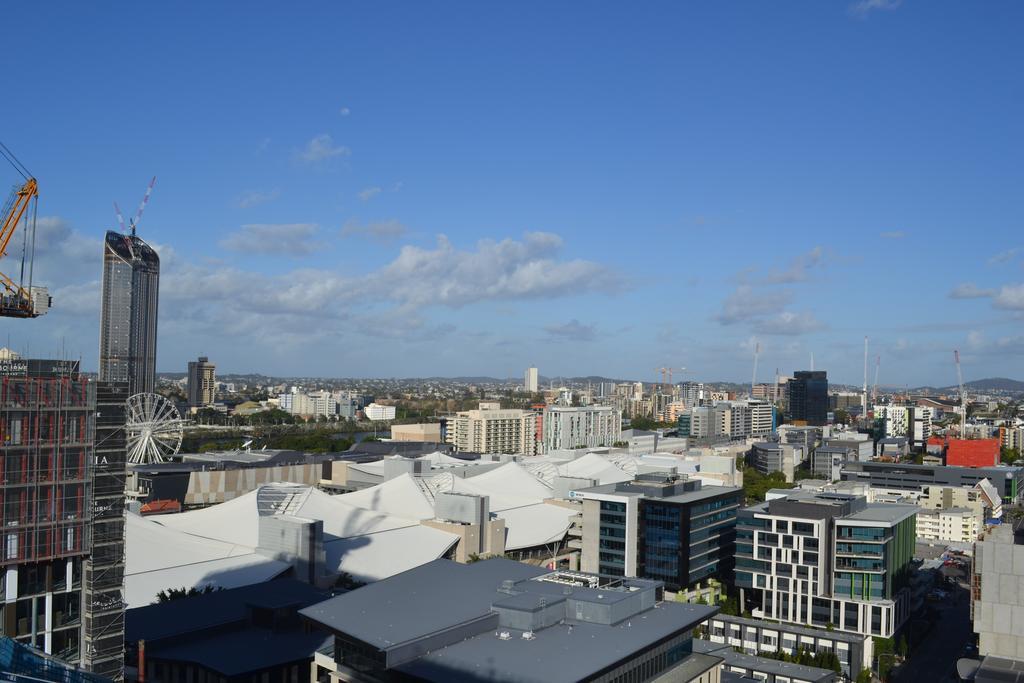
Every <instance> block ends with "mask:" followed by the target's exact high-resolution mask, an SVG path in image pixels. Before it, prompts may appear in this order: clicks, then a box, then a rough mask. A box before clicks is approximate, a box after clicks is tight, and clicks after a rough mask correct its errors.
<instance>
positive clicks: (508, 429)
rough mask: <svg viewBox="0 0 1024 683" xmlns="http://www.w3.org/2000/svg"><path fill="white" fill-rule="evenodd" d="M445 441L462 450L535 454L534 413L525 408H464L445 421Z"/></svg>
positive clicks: (535, 419) (535, 430)
mask: <svg viewBox="0 0 1024 683" xmlns="http://www.w3.org/2000/svg"><path fill="white" fill-rule="evenodd" d="M447 439H448V443H450V444H452V445H454V446H455V450H457V451H462V452H466V453H513V454H519V455H536V453H537V414H536V413H533V412H531V411H529V410H501V409H493V408H492V409H483V410H466V411H463V412H459V413H456V414H455V417H453V418H450V419H449V420H448V436H447Z"/></svg>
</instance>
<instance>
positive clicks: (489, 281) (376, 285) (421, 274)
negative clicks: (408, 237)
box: [366, 232, 624, 308]
mask: <svg viewBox="0 0 1024 683" xmlns="http://www.w3.org/2000/svg"><path fill="white" fill-rule="evenodd" d="M561 246H562V238H561V237H559V236H558V235H555V234H552V233H543V232H530V233H526V234H525V235H524V236H523V239H522V241H517V240H512V239H504V240H501V241H500V242H495V241H493V240H481V241H480V242H478V243H477V244H476V248H475V249H473V250H459V249H457V248H456V247H455V246H454V245H452V243H451V242H450V241H449V240H448V238H447V237H445V236H444V235H440V236H439V237H438V239H437V247H436V248H434V249H424V248H422V247H416V246H411V245H407V246H405V247H403V248H402V250H401V252H400V253H399V255H398V257H397V258H396V259H395V260H394V261H392V262H391V263H390V264H388V265H387V266H386V267H384V268H383V269H381V270H380V271H378V272H377V273H375V274H374V275H372V276H370V277H369V278H367V280H366V282H367V284H368V289H369V291H371V292H374V293H375V296H379V294H380V293H384V295H385V296H388V297H389V298H390V299H391V300H393V301H396V302H398V303H400V304H401V305H404V306H413V307H418V306H429V305H443V306H451V307H456V308H457V307H461V306H465V305H468V304H472V303H477V302H480V301H490V300H497V299H532V298H538V297H554V296H566V295H573V294H584V293H589V292H594V291H604V292H610V291H618V290H620V289H621V288H622V287H623V285H624V283H623V282H622V279H621V278H620V277H619V276H618V274H617V273H615V272H614V271H612V270H610V269H608V268H606V267H605V266H602V265H599V264H597V263H594V262H592V261H584V260H581V259H573V260H569V261H565V260H559V259H558V258H557V255H558V251H559V249H560V248H561Z"/></svg>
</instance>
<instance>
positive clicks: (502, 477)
mask: <svg viewBox="0 0 1024 683" xmlns="http://www.w3.org/2000/svg"><path fill="white" fill-rule="evenodd" d="M464 481H468V482H472V483H473V486H474V488H476V489H478V490H480V491H489V492H494V493H495V494H500V495H503V494H510V495H515V496H520V497H523V498H536V499H537V500H544V499H545V498H550V497H551V495H552V491H551V487H550V486H548V485H546V484H544V483H543V482H542V481H541V480H540V479H538V478H537V477H535V476H533V475H532V474H530V473H529V472H527V471H526V469H525V468H523V467H521V466H520V465H518V464H517V463H514V462H510V463H507V464H505V465H502V466H501V467H496V468H494V469H493V470H489V471H487V472H484V473H483V474H478V475H476V476H474V477H467V478H466V479H465V480H464ZM491 509H492V510H493V509H494V506H493V505H492V506H491Z"/></svg>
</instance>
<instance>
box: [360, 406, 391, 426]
mask: <svg viewBox="0 0 1024 683" xmlns="http://www.w3.org/2000/svg"><path fill="white" fill-rule="evenodd" d="M363 414H364V415H366V419H367V420H371V421H373V422H386V421H388V420H394V419H395V406H382V405H380V404H379V403H371V404H370V405H368V406H366V407H365V408H363Z"/></svg>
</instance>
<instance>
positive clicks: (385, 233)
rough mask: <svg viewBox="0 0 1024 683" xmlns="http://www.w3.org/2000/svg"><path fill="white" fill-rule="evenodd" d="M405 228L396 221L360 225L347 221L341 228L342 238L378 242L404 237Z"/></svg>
mask: <svg viewBox="0 0 1024 683" xmlns="http://www.w3.org/2000/svg"><path fill="white" fill-rule="evenodd" d="M406 232H407V230H406V229H405V226H404V225H402V224H401V223H399V222H398V221H397V220H394V219H392V220H388V221H376V222H373V223H366V224H363V225H360V224H359V223H357V222H355V221H348V222H347V223H345V225H344V226H343V227H342V228H341V236H342V237H365V238H367V239H371V240H375V241H378V242H390V241H392V240H396V239H398V238H399V237H402V236H403V235H405V233H406Z"/></svg>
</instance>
